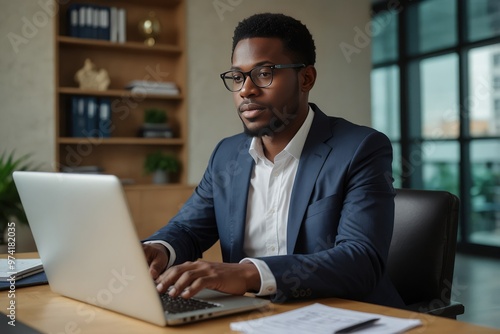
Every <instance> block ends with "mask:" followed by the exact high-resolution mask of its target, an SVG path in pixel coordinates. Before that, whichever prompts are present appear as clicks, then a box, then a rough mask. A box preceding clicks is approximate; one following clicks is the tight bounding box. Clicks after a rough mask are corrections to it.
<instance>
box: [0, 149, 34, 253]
mask: <svg viewBox="0 0 500 334" xmlns="http://www.w3.org/2000/svg"><path fill="white" fill-rule="evenodd" d="M28 159H29V155H24V156H21V157H20V158H14V152H11V153H10V154H7V152H3V153H2V155H1V156H0V244H5V240H4V232H5V229H6V228H7V224H8V223H10V222H13V221H15V222H17V223H20V224H28V219H27V218H26V214H25V212H24V209H23V206H22V204H21V199H20V198H19V193H18V192H17V188H16V185H15V184H14V179H13V177H12V173H13V172H14V171H16V170H30V169H35V168H34V167H33V166H32V163H31V162H29V161H28Z"/></svg>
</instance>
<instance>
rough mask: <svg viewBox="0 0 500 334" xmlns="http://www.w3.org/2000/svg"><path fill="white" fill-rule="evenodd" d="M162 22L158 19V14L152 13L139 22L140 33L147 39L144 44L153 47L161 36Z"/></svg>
mask: <svg viewBox="0 0 500 334" xmlns="http://www.w3.org/2000/svg"><path fill="white" fill-rule="evenodd" d="M160 30H161V28H160V21H159V20H158V19H157V18H156V13H155V12H153V11H151V12H149V14H148V17H147V18H146V19H144V20H141V21H140V22H139V32H140V33H141V34H142V35H143V36H144V37H145V38H146V39H145V40H144V44H146V45H147V46H153V45H155V44H156V39H157V38H158V35H159V34H160Z"/></svg>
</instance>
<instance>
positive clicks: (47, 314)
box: [0, 254, 500, 334]
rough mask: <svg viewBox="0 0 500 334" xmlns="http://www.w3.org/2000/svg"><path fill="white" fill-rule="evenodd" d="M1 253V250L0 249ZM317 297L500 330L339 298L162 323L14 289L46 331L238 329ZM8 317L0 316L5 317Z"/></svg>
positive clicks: (19, 303)
mask: <svg viewBox="0 0 500 334" xmlns="http://www.w3.org/2000/svg"><path fill="white" fill-rule="evenodd" d="M18 255H19V254H18ZM0 257H2V256H1V255H0ZM19 258H21V256H19ZM7 294H8V291H0V310H1V312H3V313H6V311H7V307H8V305H9V301H10V300H11V299H10V298H8V295H7ZM313 302H319V303H322V304H325V305H330V306H334V307H340V308H344V309H349V310H357V311H362V312H371V313H378V314H383V315H388V316H395V317H401V318H411V319H417V318H418V319H421V320H422V322H423V326H420V327H417V328H414V329H412V330H411V331H409V332H408V333H497V334H498V333H500V330H496V329H492V328H487V327H481V326H476V325H472V324H468V323H465V322H461V321H456V320H450V319H445V318H440V317H435V316H430V315H426V314H421V313H415V312H409V311H404V310H399V309H395V308H389V307H384V306H379V305H373V304H367V303H361V302H355V301H348V300H342V299H337V298H328V299H320V300H314V301H307V302H298V303H288V304H271V305H270V307H269V308H268V309H266V310H260V311H253V312H247V313H242V314H237V315H232V316H226V317H221V318H215V319H211V320H206V321H202V322H198V323H193V324H188V325H182V326H176V327H158V326H155V325H151V324H149V323H146V322H143V321H141V320H136V319H133V318H130V317H127V316H123V315H121V314H118V313H115V312H111V311H107V310H104V309H101V308H98V307H94V306H91V305H87V304H84V303H81V302H78V301H75V300H72V299H69V298H66V297H62V296H60V295H58V294H55V293H53V292H52V291H51V290H50V288H49V286H48V285H41V286H33V287H28V288H21V289H18V290H17V291H16V292H15V304H16V320H19V321H22V322H24V323H25V324H27V325H29V326H31V327H33V328H35V329H38V330H39V331H41V332H43V333H152V334H154V333H176V332H178V333H182V332H185V333H203V334H207V333H234V332H232V331H231V330H230V329H229V323H230V322H233V321H242V320H250V319H254V318H258V317H262V316H266V315H273V314H277V313H281V312H285V311H289V310H293V309H295V308H298V307H303V306H306V305H309V304H311V303H313ZM145 307H147V306H145ZM8 320H9V319H8V318H4V319H0V321H8Z"/></svg>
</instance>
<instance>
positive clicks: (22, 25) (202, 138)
mask: <svg viewBox="0 0 500 334" xmlns="http://www.w3.org/2000/svg"><path fill="white" fill-rule="evenodd" d="M46 3H50V0H39V1H34V0H16V1H10V0H0V8H1V11H0V36H1V37H2V38H1V39H0V101H1V104H0V143H1V144H0V145H1V146H0V151H2V150H4V149H8V150H11V149H16V151H17V152H18V153H19V154H25V153H33V154H34V159H35V160H36V161H37V162H39V163H42V164H43V166H44V169H46V170H51V169H52V164H53V161H54V119H53V116H54V115H53V109H54V76H53V73H54V64H53V61H54V60H53V58H54V53H53V42H54V41H53V25H52V23H48V21H47V22H45V21H44V18H46V19H47V20H48V19H49V18H51V17H52V16H53V13H52V11H51V8H50V7H47V6H45V5H44V4H46ZM264 11H270V12H283V13H285V14H290V15H292V16H294V17H296V18H298V19H300V20H301V21H303V22H304V23H305V24H306V25H307V26H308V27H309V29H310V30H311V32H312V34H313V37H314V39H315V41H316V47H317V66H316V67H317V69H318V74H319V76H318V80H317V82H316V87H315V88H314V89H313V91H312V93H311V101H313V102H316V103H317V104H318V105H319V106H320V108H322V109H323V111H325V112H326V113H327V114H329V115H338V116H341V117H345V118H348V119H350V120H352V121H355V122H358V123H362V124H369V123H370V112H369V108H370V81H369V75H370V66H371V65H370V49H369V46H368V47H366V48H364V49H363V48H361V49H360V52H359V53H357V54H353V55H352V57H351V61H350V62H349V61H348V60H347V59H346V58H345V57H344V56H343V54H342V52H341V49H340V46H339V45H340V44H341V43H342V42H344V43H348V44H350V45H354V44H355V35H356V32H355V31H354V28H355V27H358V28H361V29H364V28H365V26H366V24H367V22H368V21H369V0H335V1H331V0H309V1H307V2H306V1H303V0H273V1H268V0H252V1H250V0H187V24H188V27H187V30H188V57H189V66H188V83H189V92H188V99H189V100H188V103H189V112H190V114H189V117H190V139H189V140H190V142H189V152H190V169H189V182H191V183H197V182H198V181H199V179H200V178H201V175H202V173H203V170H204V169H205V166H206V163H207V160H208V158H209V156H210V153H211V152H212V149H213V147H214V146H215V144H216V143H217V142H218V141H219V140H220V139H221V138H223V137H224V136H228V135H231V134H234V133H236V132H239V131H241V124H240V121H239V119H238V117H237V115H236V113H235V111H234V106H233V104H232V98H231V95H230V93H228V92H227V91H226V90H225V88H224V87H223V86H222V82H221V81H220V79H219V76H218V74H219V73H220V72H222V71H224V70H226V69H227V68H228V67H229V66H230V59H229V57H230V52H231V38H232V33H233V29H234V27H235V25H236V24H237V23H238V22H239V21H240V20H241V19H243V18H244V17H246V16H248V15H250V14H253V13H258V12H264ZM27 22H29V23H31V28H33V27H34V29H29V28H28V27H29V26H30V24H29V23H27ZM9 34H10V35H9ZM12 34H16V35H18V36H21V37H23V36H25V37H26V38H25V39H24V40H22V42H19V43H20V44H18V45H17V49H18V50H15V48H13V46H12V43H11V42H10V41H9V39H8V36H11V37H12V36H13V35H12ZM23 38H24V37H23Z"/></svg>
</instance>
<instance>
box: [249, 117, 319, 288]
mask: <svg viewBox="0 0 500 334" xmlns="http://www.w3.org/2000/svg"><path fill="white" fill-rule="evenodd" d="M313 118H314V113H313V112H312V111H311V110H310V109H309V112H308V114H307V117H306V120H305V121H304V123H303V124H302V126H301V127H300V129H299V131H297V133H296V134H295V136H294V137H293V138H292V140H291V141H290V142H289V143H288V145H287V146H286V147H285V148H284V149H283V151H281V152H280V153H278V154H277V155H276V157H275V158H274V163H273V162H271V161H269V160H268V159H267V158H266V157H265V155H264V150H263V147H262V140H261V139H260V138H259V137H254V138H253V139H252V143H251V144H250V148H249V150H248V153H249V154H250V155H251V156H252V158H253V159H254V161H255V166H254V169H253V171H252V176H251V179H250V187H249V190H248V202H247V216H246V224H245V239H244V243H243V250H244V252H245V254H247V255H248V256H249V257H248V258H245V259H243V260H241V261H240V263H241V262H248V261H251V262H252V263H253V264H254V265H255V266H256V267H257V269H258V271H259V274H260V279H261V287H260V291H259V292H258V293H257V295H261V296H262V295H270V294H274V293H276V280H275V278H274V276H273V274H272V273H271V270H270V269H269V267H268V266H267V264H266V263H265V262H264V261H261V260H258V259H253V257H264V256H273V255H286V254H287V249H286V235H287V225H288V224H287V223H288V211H289V210H288V209H289V207H290V198H291V195H292V189H293V182H294V180H295V174H296V173H297V168H298V166H299V161H300V155H301V153H302V148H303V147H304V143H305V141H306V138H307V134H308V133H309V129H310V128H311V124H312V120H313Z"/></svg>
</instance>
